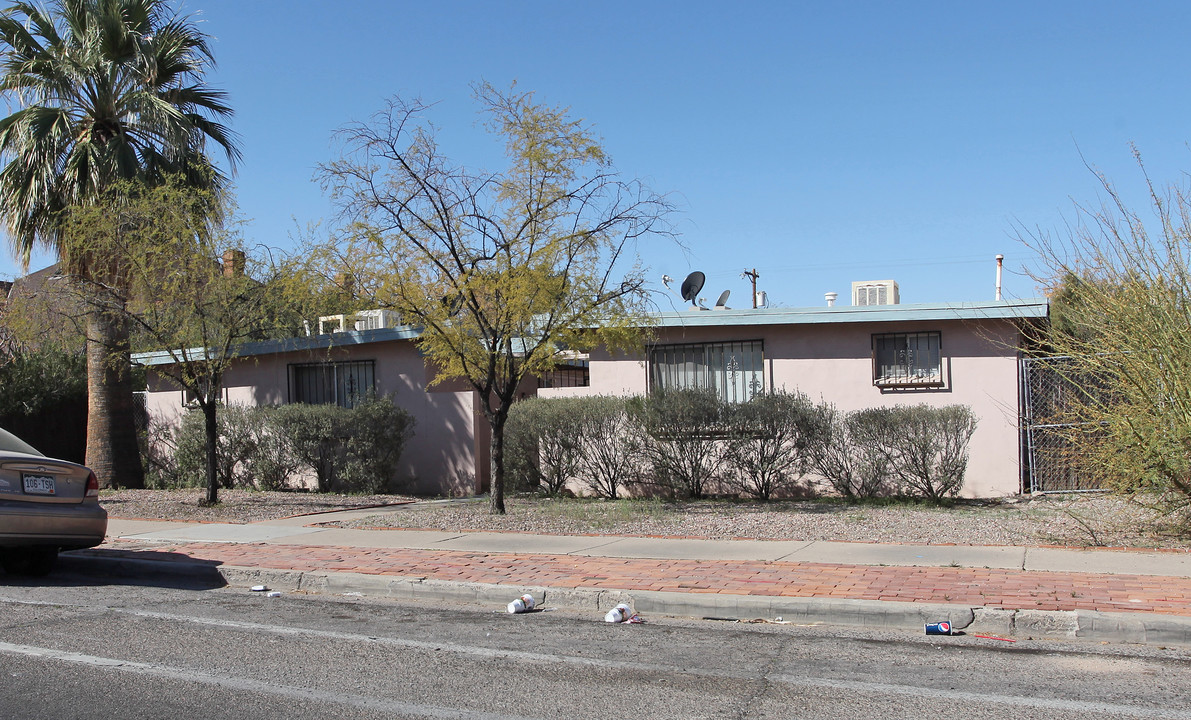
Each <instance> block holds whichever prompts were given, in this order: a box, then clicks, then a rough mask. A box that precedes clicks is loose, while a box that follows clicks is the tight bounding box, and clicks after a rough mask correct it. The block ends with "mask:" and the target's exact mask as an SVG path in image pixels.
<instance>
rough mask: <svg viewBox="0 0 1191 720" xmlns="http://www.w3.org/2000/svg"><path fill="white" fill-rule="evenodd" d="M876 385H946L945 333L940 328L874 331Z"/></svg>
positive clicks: (890, 386) (895, 386) (874, 383)
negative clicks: (913, 330) (913, 331)
mask: <svg viewBox="0 0 1191 720" xmlns="http://www.w3.org/2000/svg"><path fill="white" fill-rule="evenodd" d="M873 385H876V386H877V387H882V388H899V387H908V388H912V387H942V385H943V338H942V335H941V334H940V333H939V332H937V331H932V332H916V333H885V334H882V335H873Z"/></svg>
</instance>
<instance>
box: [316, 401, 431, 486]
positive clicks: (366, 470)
mask: <svg viewBox="0 0 1191 720" xmlns="http://www.w3.org/2000/svg"><path fill="white" fill-rule="evenodd" d="M348 416H349V418H348V419H349V430H350V434H349V435H348V438H347V446H346V448H345V449H344V450H345V452H344V460H345V462H344V464H343V467H342V470H341V472H340V474H339V477H338V478H337V481H338V483H337V484H333V485H335V486H334V487H333V488H332V489H333V490H335V491H336V492H350V493H383V492H395V491H397V490H398V489H399V488H398V487H397V482H398V477H397V462H398V460H400V459H401V453H402V451H404V450H405V445H406V443H407V442H409V439H410V438H411V437H413V434H414V425H415V421H414V418H413V416H412V415H410V414H409V413H408V412H406V411H405V410H403V409H402V408H400V407H397V405H396V403H394V402H393V400H392V399H391V398H387V397H373V398H368V399H367V400H365V401H364V402H361V403H357V404H356V406H355V407H354V408H352V409H351V410H349V411H348Z"/></svg>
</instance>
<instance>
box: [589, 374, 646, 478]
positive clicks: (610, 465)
mask: <svg viewBox="0 0 1191 720" xmlns="http://www.w3.org/2000/svg"><path fill="white" fill-rule="evenodd" d="M584 400H585V402H584V403H583V405H582V412H581V420H580V422H579V425H578V430H577V434H578V436H579V439H580V443H579V448H580V468H579V471H578V477H579V480H580V481H581V482H582V483H583V484H584V485H585V486H586V487H587V489H588V490H591V491H592V492H593V493H594V494H595V495H597V496H599V497H605V498H609V499H612V500H615V499H617V498H618V497H619V495H620V490H621V488H624V487H627V486H629V485H632V484H634V483H636V482H638V480H639V478H640V475H641V466H640V463H639V461H638V458H639V456H640V452H641V438H640V429H639V428H638V427H637V426H636V425H635V424H634V423H633V421H632V420H631V419H630V417H629V413H628V408H627V404H626V400H625V398H622V397H613V396H609V395H601V396H598V397H590V398H584Z"/></svg>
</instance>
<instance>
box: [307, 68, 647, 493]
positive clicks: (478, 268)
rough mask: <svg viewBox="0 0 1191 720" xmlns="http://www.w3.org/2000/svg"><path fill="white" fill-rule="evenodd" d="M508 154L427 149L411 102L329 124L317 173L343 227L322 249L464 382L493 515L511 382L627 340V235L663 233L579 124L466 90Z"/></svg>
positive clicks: (636, 312)
mask: <svg viewBox="0 0 1191 720" xmlns="http://www.w3.org/2000/svg"><path fill="white" fill-rule="evenodd" d="M476 96H477V99H478V101H479V104H480V107H481V109H482V111H483V113H484V116H485V118H486V120H487V128H488V130H490V131H491V132H493V133H494V134H496V135H497V136H499V137H501V138H503V140H504V142H505V154H506V157H507V159H508V167H507V168H506V169H505V170H504V171H503V172H477V171H472V170H468V169H467V168H465V167H463V166H461V165H457V164H455V163H453V162H451V161H450V160H448V159H447V158H446V157H445V156H444V155H442V154H441V153H440V152H439V148H438V144H437V142H436V138H435V135H434V131H433V128H432V127H431V126H429V125H428V124H426V123H425V121H424V117H423V116H424V113H425V111H426V110H427V109H428V108H427V106H425V105H423V104H422V103H421V102H418V101H414V102H404V101H401V100H394V101H391V102H390V104H389V106H388V108H387V109H386V110H385V111H384V112H382V113H380V114H379V115H377V116H376V117H375V118H373V120H372V121H371V122H370V123H364V124H357V125H353V126H350V127H348V128H347V129H346V130H344V131H343V137H344V139H345V145H346V147H345V151H344V153H343V155H342V157H341V158H340V159H339V160H336V161H334V162H331V163H329V164H327V165H324V166H323V167H322V168H321V170H320V176H321V179H322V182H323V185H324V187H325V188H326V189H328V190H329V191H330V193H331V195H332V197H333V198H334V199H335V201H336V202H337V203H338V205H339V207H340V209H341V213H342V218H343V219H344V220H345V221H346V223H347V225H346V227H345V229H344V231H343V232H342V234H341V235H340V236H339V238H338V243H337V245H336V247H335V248H334V254H335V256H336V257H337V258H338V260H339V261H340V262H341V263H342V265H343V267H344V268H345V270H346V271H347V273H348V274H349V275H350V276H351V277H353V278H354V279H355V283H354V284H355V288H356V291H357V292H358V293H360V294H361V295H362V296H364V297H366V298H368V299H370V300H372V301H374V302H375V303H376V305H377V306H380V307H386V308H391V309H393V310H395V311H397V312H398V313H400V314H401V315H402V316H403V317H404V318H405V320H406V321H407V322H409V323H410V324H414V325H417V326H419V327H421V328H422V329H423V331H422V334H421V336H420V339H419V345H420V347H421V350H422V352H423V353H424V354H425V356H426V358H427V361H428V362H429V363H430V364H431V365H433V366H434V367H435V368H436V371H437V375H436V381H443V380H448V379H452V378H458V379H462V380H465V381H466V382H468V383H469V384H470V386H471V387H472V388H474V390H475V391H476V393H477V394H478V396H479V405H480V411H481V412H482V413H483V415H484V417H485V418H486V419H487V420H488V423H489V424H490V426H491V428H492V442H491V458H492V478H491V490H492V494H491V505H492V510H493V512H497V513H503V512H504V488H505V468H504V430H505V421H506V419H507V418H508V414H509V409H510V408H511V407H512V405H513V401H514V400H515V399H516V398H517V397H518V395H519V393H520V392H521V390H522V385H523V383H524V382H525V381H526V380H527V379H529V378H532V377H534V376H536V375H540V374H541V373H543V372H545V371H547V370H549V369H551V368H552V367H553V366H554V365H555V364H556V363H557V362H558V359H559V353H560V352H562V351H563V350H568V349H569V350H572V351H573V350H584V349H587V348H591V347H594V346H595V345H597V344H601V343H603V344H607V345H609V346H610V347H625V346H630V345H632V344H634V343H638V344H639V333H640V331H639V330H638V328H639V327H640V326H641V325H642V316H643V312H644V309H645V307H646V300H647V294H646V287H645V280H644V276H643V274H642V272H641V269H640V268H639V267H637V266H628V267H626V265H627V264H628V263H632V262H633V261H634V248H635V243H636V242H637V241H638V240H639V239H642V238H646V237H650V236H653V235H658V234H662V235H664V234H667V226H666V225H665V223H664V219H665V217H666V215H667V214H668V212H669V211H670V206H669V204H668V202H667V201H666V200H665V199H664V198H662V197H660V196H658V195H656V194H654V193H652V192H650V191H649V190H648V189H646V188H645V187H644V186H643V185H642V184H641V183H639V182H636V181H629V180H625V179H623V178H622V177H621V176H620V175H619V174H617V172H616V171H615V170H614V169H613V168H612V166H611V163H610V160H609V158H608V156H607V154H606V153H605V151H604V149H603V147H602V146H601V144H600V142H599V141H598V139H597V138H596V137H595V135H594V133H593V132H592V129H591V127H590V125H588V124H587V123H585V122H583V121H582V120H577V119H573V118H571V117H570V115H569V114H568V112H567V110H565V109H561V108H556V107H550V106H547V105H544V104H541V103H537V102H535V101H534V97H533V94H532V93H522V92H517V91H516V90H515V89H512V90H510V91H508V92H502V91H498V90H497V89H495V88H493V87H492V86H491V85H487V84H484V85H480V86H479V87H478V88H477V90H476Z"/></svg>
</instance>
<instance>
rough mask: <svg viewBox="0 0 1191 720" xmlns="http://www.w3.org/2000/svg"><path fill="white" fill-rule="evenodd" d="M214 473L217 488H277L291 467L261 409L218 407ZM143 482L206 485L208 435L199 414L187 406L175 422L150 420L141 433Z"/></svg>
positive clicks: (162, 484)
mask: <svg viewBox="0 0 1191 720" xmlns="http://www.w3.org/2000/svg"><path fill="white" fill-rule="evenodd" d="M216 432H217V433H218V435H217V438H216V443H215V478H216V482H218V483H219V486H220V487H223V488H232V487H259V488H263V489H278V488H280V487H282V486H284V484H285V480H286V479H287V478H288V476H289V474H290V473H292V472H293V467H294V465H293V463H292V462H290V463H288V464H287V463H286V462H285V461H284V458H283V457H282V455H283V454H285V453H288V449H287V448H286V447H285V446H281V447H278V444H277V442H276V438H274V437H273V433H271V432H270V430H269V428H268V419H267V417H266V416H265V414H264V408H257V407H249V406H246V405H228V406H226V407H220V408H219V412H218V413H217V414H216ZM146 436H147V437H146V443H145V448H146V453H145V455H144V464H145V475H146V478H147V480H146V482H147V483H148V484H149V485H150V486H151V487H158V488H181V487H203V486H205V485H206V471H207V470H206V468H207V436H206V429H205V426H204V419H203V414H202V413H201V412H198V411H189V412H186V413H184V414H183V415H182V420H181V422H180V423H179V424H178V425H176V426H171V425H165V424H161V423H156V422H152V423H150V425H149V428H148V430H147V432H146Z"/></svg>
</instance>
